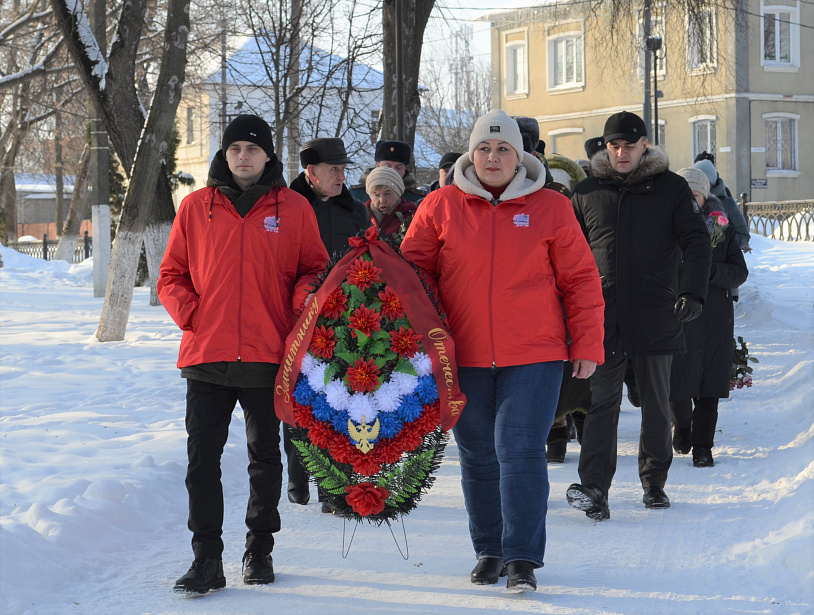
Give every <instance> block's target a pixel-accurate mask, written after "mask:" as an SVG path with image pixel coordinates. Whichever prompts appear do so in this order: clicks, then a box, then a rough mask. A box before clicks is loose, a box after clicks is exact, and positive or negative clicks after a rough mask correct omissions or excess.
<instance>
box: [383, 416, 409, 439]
mask: <svg viewBox="0 0 814 615" xmlns="http://www.w3.org/2000/svg"><path fill="white" fill-rule="evenodd" d="M395 414H396V413H395V412H380V413H379V425H380V428H379V437H380V438H395V437H396V436H397V435H398V433H399V432H400V431H401V427H402V425H403V424H404V423H403V422H402V421H400V420H399V419H398V417H396V416H395Z"/></svg>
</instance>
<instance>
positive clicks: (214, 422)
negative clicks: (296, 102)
mask: <svg viewBox="0 0 814 615" xmlns="http://www.w3.org/2000/svg"><path fill="white" fill-rule="evenodd" d="M282 169H283V166H282V164H281V163H280V161H279V160H278V159H277V156H275V154H274V146H273V140H272V138H271V129H270V128H269V125H268V124H267V123H266V122H265V121H263V119H261V118H259V117H257V116H256V115H241V116H238V117H237V118H235V119H234V120H233V121H232V122H231V123H230V124H229V125H228V126H227V127H226V130H225V131H224V133H223V140H222V149H221V150H220V151H219V152H218V153H217V154H215V158H214V159H213V160H212V165H211V167H210V170H209V180H208V181H207V187H206V188H202V189H201V190H196V191H195V192H193V193H192V194H190V195H189V196H187V197H186V198H185V199H184V200H183V201H182V202H181V206H180V208H179V209H178V215H177V216H176V218H175V222H174V223H173V226H172V231H171V233H170V238H169V242H168V245H167V250H166V252H165V254H164V259H163V260H162V262H161V270H160V276H159V279H158V296H159V298H160V299H161V303H162V304H163V305H164V307H165V308H166V309H167V312H169V314H170V316H172V319H173V320H174V321H175V323H176V324H177V325H178V326H179V327H180V328H181V329H182V330H183V332H184V334H183V336H182V338H181V350H180V353H179V355H178V367H180V368H181V376H182V377H183V378H186V380H187V398H186V400H187V405H186V428H187V434H188V439H187V455H188V457H189V466H188V468H187V476H186V486H187V490H188V492H189V529H190V530H191V531H192V550H193V552H194V554H195V560H194V562H193V563H192V567H191V568H190V569H189V571H188V572H187V573H186V574H185V575H184V576H182V577H181V578H180V579H178V580H177V581H176V583H175V588H174V589H175V591H176V592H179V593H197V594H204V593H206V592H208V591H210V590H215V589H221V588H223V587H225V586H226V578H225V577H224V575H223V561H222V553H223V540H222V539H221V535H222V527H223V488H222V486H221V476H220V459H221V455H222V453H223V447H224V445H225V444H226V440H227V437H228V436H229V422H230V419H231V418H232V413H233V412H234V409H235V405H236V404H237V402H240V406H241V408H242V409H243V415H244V416H245V420H246V440H247V447H248V452H249V504H248V507H247V510H246V527H247V528H248V529H249V531H248V533H247V534H246V551H245V553H244V555H243V581H244V582H245V583H247V584H263V583H271V582H273V581H274V568H273V565H272V559H271V551H272V548H273V547H274V533H275V532H279V531H280V515H279V513H278V511H277V505H278V503H279V501H280V491H281V488H282V478H283V476H282V474H283V464H282V459H281V455H280V420H279V419H278V418H277V416H276V415H275V413H274V405H273V402H272V400H273V399H274V379H275V377H276V374H277V370H278V368H279V367H280V362H281V361H282V358H283V351H284V349H285V340H286V336H287V335H288V334H289V332H290V331H291V329H292V328H293V327H294V324H295V321H296V317H295V307H297V308H299V307H300V306H302V305H303V304H304V303H305V300H306V297H307V294H308V288H309V286H310V285H311V284H312V283H313V281H314V279H315V277H316V275H317V274H319V273H321V272H322V271H324V270H325V262H326V261H327V259H328V255H327V253H326V252H325V247H324V246H323V245H322V241H320V238H319V230H318V229H317V221H316V219H315V218H314V213H313V211H312V210H311V208H310V207H309V206H308V203H307V202H306V201H305V199H303V198H302V197H301V196H300V195H299V194H297V193H295V192H293V191H291V190H289V189H288V188H286V187H285V181H284V180H283V178H282Z"/></svg>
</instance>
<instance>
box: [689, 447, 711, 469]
mask: <svg viewBox="0 0 814 615" xmlns="http://www.w3.org/2000/svg"><path fill="white" fill-rule="evenodd" d="M692 465H694V466H695V467H696V468H711V467H712V466H714V465H715V460H714V459H713V458H712V449H711V448H709V447H708V446H694V447H693V449H692Z"/></svg>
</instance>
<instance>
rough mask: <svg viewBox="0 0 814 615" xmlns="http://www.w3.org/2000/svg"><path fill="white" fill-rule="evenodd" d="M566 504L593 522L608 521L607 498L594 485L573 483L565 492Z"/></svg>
mask: <svg viewBox="0 0 814 615" xmlns="http://www.w3.org/2000/svg"><path fill="white" fill-rule="evenodd" d="M565 497H566V499H567V500H568V503H569V504H570V505H571V506H573V507H574V508H576V509H577V510H581V511H583V512H584V513H585V514H586V515H587V516H588V518H590V519H593V520H594V521H605V520H606V519H610V508H609V507H608V497H607V496H606V495H605V494H604V493H602V490H601V489H600V488H599V487H597V486H595V485H580V484H579V483H573V484H572V485H571V486H570V487H568V491H566V492H565Z"/></svg>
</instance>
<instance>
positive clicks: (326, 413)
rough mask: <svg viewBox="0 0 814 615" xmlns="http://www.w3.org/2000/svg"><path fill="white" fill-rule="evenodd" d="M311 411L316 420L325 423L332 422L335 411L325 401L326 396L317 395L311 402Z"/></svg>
mask: <svg viewBox="0 0 814 615" xmlns="http://www.w3.org/2000/svg"><path fill="white" fill-rule="evenodd" d="M311 411H312V412H313V413H314V418H316V419H318V420H320V421H323V422H325V423H328V422H330V420H331V417H332V415H333V412H334V409H333V408H331V405H330V404H329V403H328V400H327V399H325V396H324V395H316V396H315V397H314V400H313V401H312V402H311Z"/></svg>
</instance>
